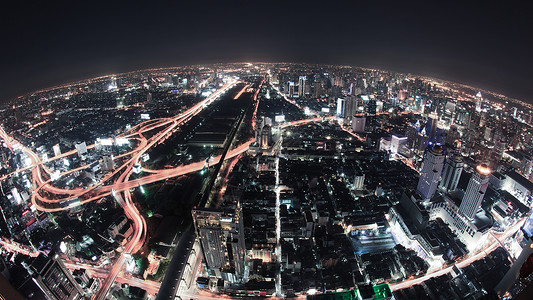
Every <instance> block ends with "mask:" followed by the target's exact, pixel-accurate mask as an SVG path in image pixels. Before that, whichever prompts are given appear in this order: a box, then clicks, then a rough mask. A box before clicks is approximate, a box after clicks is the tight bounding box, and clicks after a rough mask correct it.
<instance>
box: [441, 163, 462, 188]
mask: <svg viewBox="0 0 533 300" xmlns="http://www.w3.org/2000/svg"><path fill="white" fill-rule="evenodd" d="M462 172H463V160H462V158H461V157H460V156H459V155H453V156H452V157H449V158H448V159H446V162H445V164H444V171H443V172H442V180H441V182H440V187H441V188H442V189H444V190H445V191H453V190H455V189H456V188H457V184H458V183H459V178H460V177H461V173H462Z"/></svg>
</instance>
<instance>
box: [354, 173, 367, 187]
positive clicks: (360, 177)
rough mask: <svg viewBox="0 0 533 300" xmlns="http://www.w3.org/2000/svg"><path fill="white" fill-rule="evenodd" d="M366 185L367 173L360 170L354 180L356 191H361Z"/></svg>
mask: <svg viewBox="0 0 533 300" xmlns="http://www.w3.org/2000/svg"><path fill="white" fill-rule="evenodd" d="M364 187H365V174H363V173H362V172H361V171H358V172H356V173H355V176H354V181H353V188H354V190H356V191H360V190H362V189H364Z"/></svg>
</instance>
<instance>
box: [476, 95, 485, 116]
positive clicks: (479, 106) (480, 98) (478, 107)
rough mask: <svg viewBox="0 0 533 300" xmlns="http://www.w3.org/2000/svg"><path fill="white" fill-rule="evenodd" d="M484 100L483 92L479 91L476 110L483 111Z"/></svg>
mask: <svg viewBox="0 0 533 300" xmlns="http://www.w3.org/2000/svg"><path fill="white" fill-rule="evenodd" d="M482 101H483V96H482V95H481V92H477V94H476V111H477V112H480V111H481V102H482Z"/></svg>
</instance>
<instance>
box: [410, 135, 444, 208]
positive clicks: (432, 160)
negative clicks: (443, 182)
mask: <svg viewBox="0 0 533 300" xmlns="http://www.w3.org/2000/svg"><path fill="white" fill-rule="evenodd" d="M443 166H444V151H443V150H442V147H441V146H440V145H436V144H435V145H433V147H432V148H431V149H430V150H429V151H426V154H425V155H424V166H423V167H422V172H421V173H420V178H419V179H418V186H417V187H416V190H417V191H418V193H419V194H420V195H421V196H422V198H423V199H424V200H427V199H431V197H433V195H434V194H435V191H436V190H437V187H438V185H439V181H440V175H441V173H442V168H443Z"/></svg>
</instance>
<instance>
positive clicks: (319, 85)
mask: <svg viewBox="0 0 533 300" xmlns="http://www.w3.org/2000/svg"><path fill="white" fill-rule="evenodd" d="M323 92H324V85H323V81H322V79H320V78H317V79H315V98H320V96H322V93H323Z"/></svg>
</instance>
